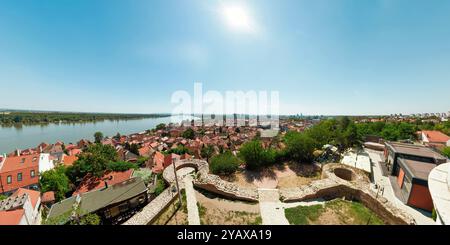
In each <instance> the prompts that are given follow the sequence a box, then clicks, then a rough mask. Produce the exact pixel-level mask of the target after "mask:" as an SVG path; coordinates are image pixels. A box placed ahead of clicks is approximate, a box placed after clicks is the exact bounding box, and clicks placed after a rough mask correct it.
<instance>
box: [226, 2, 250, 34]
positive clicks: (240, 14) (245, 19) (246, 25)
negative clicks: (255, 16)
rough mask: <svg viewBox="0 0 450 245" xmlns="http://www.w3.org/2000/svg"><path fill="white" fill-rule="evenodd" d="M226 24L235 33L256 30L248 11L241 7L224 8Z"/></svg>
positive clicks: (230, 6)
mask: <svg viewBox="0 0 450 245" xmlns="http://www.w3.org/2000/svg"><path fill="white" fill-rule="evenodd" d="M222 12H223V16H224V18H225V22H226V24H227V25H228V27H230V28H231V29H233V30H235V31H244V32H250V31H253V30H254V26H253V23H252V20H251V18H250V16H249V13H248V11H247V9H246V8H245V7H244V6H240V5H229V6H223V9H222Z"/></svg>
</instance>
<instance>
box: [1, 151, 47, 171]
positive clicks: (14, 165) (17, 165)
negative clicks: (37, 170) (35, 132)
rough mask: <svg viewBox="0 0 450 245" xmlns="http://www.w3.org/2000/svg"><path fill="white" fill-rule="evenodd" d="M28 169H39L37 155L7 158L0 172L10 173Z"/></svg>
mask: <svg viewBox="0 0 450 245" xmlns="http://www.w3.org/2000/svg"><path fill="white" fill-rule="evenodd" d="M30 167H39V154H33V155H27V156H11V157H7V158H6V159H5V162H4V163H3V167H2V168H1V169H0V172H10V171H14V170H19V169H25V168H30Z"/></svg>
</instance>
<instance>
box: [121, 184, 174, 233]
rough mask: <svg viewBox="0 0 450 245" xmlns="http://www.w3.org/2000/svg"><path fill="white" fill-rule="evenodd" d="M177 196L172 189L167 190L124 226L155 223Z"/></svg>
mask: <svg viewBox="0 0 450 245" xmlns="http://www.w3.org/2000/svg"><path fill="white" fill-rule="evenodd" d="M177 197H178V196H177V194H176V193H175V194H174V193H173V192H172V188H171V187H169V188H166V189H165V190H164V191H163V192H162V193H161V194H159V195H158V196H157V197H156V198H155V199H153V200H152V201H151V202H150V203H148V204H147V205H146V206H145V207H144V208H143V209H142V211H140V212H139V213H137V214H135V215H133V216H132V217H131V218H130V219H129V220H127V221H126V222H124V223H123V225H149V224H151V223H152V222H153V221H155V220H156V219H157V218H158V217H159V215H160V214H161V213H162V212H164V211H165V210H166V208H167V207H168V206H169V205H170V204H172V202H173V201H174V200H176V198H177Z"/></svg>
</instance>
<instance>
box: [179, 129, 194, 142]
mask: <svg viewBox="0 0 450 245" xmlns="http://www.w3.org/2000/svg"><path fill="white" fill-rule="evenodd" d="M181 136H182V137H183V138H186V139H194V138H195V132H194V130H193V129H192V128H188V129H186V130H185V131H184V132H183V134H182V135H181Z"/></svg>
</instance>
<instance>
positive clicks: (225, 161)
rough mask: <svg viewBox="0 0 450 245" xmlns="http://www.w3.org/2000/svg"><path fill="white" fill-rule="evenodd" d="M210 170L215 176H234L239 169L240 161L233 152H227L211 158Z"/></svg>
mask: <svg viewBox="0 0 450 245" xmlns="http://www.w3.org/2000/svg"><path fill="white" fill-rule="evenodd" d="M209 168H210V170H211V172H212V173H214V174H233V173H234V172H236V170H237V169H238V168H239V159H238V158H237V157H236V156H234V155H233V153H231V151H225V152H224V153H222V154H219V155H216V156H214V157H212V158H211V163H210V164H209Z"/></svg>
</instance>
